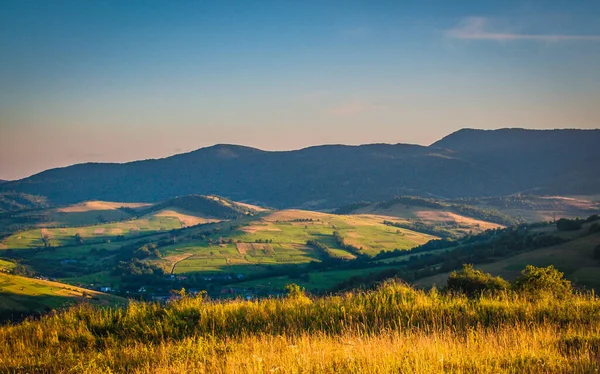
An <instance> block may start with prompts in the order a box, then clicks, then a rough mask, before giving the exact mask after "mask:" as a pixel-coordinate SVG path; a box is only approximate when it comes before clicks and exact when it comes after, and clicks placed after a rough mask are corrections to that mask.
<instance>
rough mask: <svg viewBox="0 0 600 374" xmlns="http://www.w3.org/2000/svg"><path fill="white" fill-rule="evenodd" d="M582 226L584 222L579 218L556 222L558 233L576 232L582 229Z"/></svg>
mask: <svg viewBox="0 0 600 374" xmlns="http://www.w3.org/2000/svg"><path fill="white" fill-rule="evenodd" d="M582 224H583V222H582V221H581V220H580V219H579V218H577V219H566V218H561V219H559V220H558V221H556V229H557V230H558V231H575V230H579V229H580V228H581V225H582Z"/></svg>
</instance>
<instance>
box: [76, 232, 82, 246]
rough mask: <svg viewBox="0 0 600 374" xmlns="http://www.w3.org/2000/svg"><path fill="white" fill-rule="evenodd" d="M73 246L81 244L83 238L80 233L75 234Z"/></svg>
mask: <svg viewBox="0 0 600 374" xmlns="http://www.w3.org/2000/svg"><path fill="white" fill-rule="evenodd" d="M75 244H83V238H82V237H81V234H80V233H75Z"/></svg>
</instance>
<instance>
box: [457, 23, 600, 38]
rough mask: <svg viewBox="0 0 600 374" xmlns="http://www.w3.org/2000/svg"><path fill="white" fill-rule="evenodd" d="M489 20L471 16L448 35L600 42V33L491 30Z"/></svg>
mask: <svg viewBox="0 0 600 374" xmlns="http://www.w3.org/2000/svg"><path fill="white" fill-rule="evenodd" d="M489 29H490V27H489V22H488V19H487V18H485V17H469V18H466V19H465V20H463V21H462V22H461V23H460V24H459V25H458V26H456V27H455V28H452V29H450V30H447V31H446V35H447V36H449V37H451V38H455V39H468V40H493V41H516V40H530V41H540V42H568V41H592V42H600V35H568V34H518V33H508V32H496V31H491V30H489Z"/></svg>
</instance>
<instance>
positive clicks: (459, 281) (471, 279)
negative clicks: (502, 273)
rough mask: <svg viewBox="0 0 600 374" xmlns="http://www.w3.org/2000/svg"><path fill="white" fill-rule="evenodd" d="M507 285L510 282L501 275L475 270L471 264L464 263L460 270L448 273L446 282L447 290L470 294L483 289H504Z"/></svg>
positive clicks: (508, 285)
mask: <svg viewBox="0 0 600 374" xmlns="http://www.w3.org/2000/svg"><path fill="white" fill-rule="evenodd" d="M509 287H510V284H509V283H508V282H507V281H505V280H504V279H502V278H501V277H493V276H492V275H491V274H489V273H484V272H482V271H481V270H475V269H474V268H473V265H471V264H464V265H463V268H462V269H461V270H459V271H453V272H452V273H450V275H449V276H448V281H447V283H446V288H447V289H448V290H449V291H455V292H463V293H465V294H467V295H470V296H475V295H478V294H481V293H482V292H484V291H501V290H506V289H508V288H509Z"/></svg>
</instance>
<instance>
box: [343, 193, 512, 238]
mask: <svg viewBox="0 0 600 374" xmlns="http://www.w3.org/2000/svg"><path fill="white" fill-rule="evenodd" d="M337 212H338V213H343V214H368V215H377V216H383V217H386V218H387V220H388V221H392V222H394V223H398V224H400V225H401V226H404V227H407V228H410V227H414V228H415V229H417V228H419V227H421V228H422V230H423V231H430V232H432V233H435V232H436V231H440V232H446V233H447V234H448V235H449V236H454V237H461V236H464V235H466V234H477V233H480V232H482V231H485V230H488V229H494V228H498V227H504V226H506V225H508V224H511V223H513V221H514V222H516V220H513V219H512V218H511V217H509V216H505V215H503V214H501V213H499V212H496V211H491V210H484V209H479V208H473V209H470V208H469V207H468V206H462V205H458V204H451V203H446V202H443V201H437V200H433V199H423V198H418V197H399V198H396V199H392V200H388V201H383V202H379V203H357V204H352V205H348V206H345V207H342V208H340V209H338V210H337Z"/></svg>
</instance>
